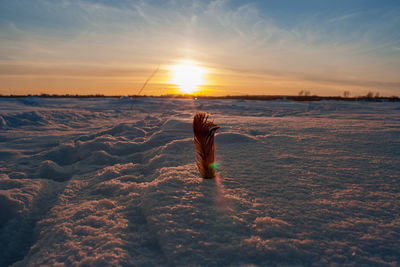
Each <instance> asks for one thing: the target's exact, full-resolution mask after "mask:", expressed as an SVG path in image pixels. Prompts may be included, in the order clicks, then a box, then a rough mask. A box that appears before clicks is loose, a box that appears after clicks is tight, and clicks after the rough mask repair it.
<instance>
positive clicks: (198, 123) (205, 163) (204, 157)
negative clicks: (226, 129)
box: [193, 112, 219, 179]
mask: <svg viewBox="0 0 400 267" xmlns="http://www.w3.org/2000/svg"><path fill="white" fill-rule="evenodd" d="M208 117H209V115H208V114H206V113H205V112H198V113H197V114H196V115H195V116H194V118H193V133H194V145H195V150H196V154H197V155H196V165H197V168H198V169H199V171H200V173H201V175H202V176H203V178H205V179H211V178H214V177H215V152H216V149H215V143H214V135H215V132H216V131H217V130H218V129H219V126H218V125H215V124H214V122H213V121H208Z"/></svg>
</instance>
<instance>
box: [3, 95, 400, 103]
mask: <svg viewBox="0 0 400 267" xmlns="http://www.w3.org/2000/svg"><path fill="white" fill-rule="evenodd" d="M26 97H41V98H127V99H129V98H143V97H152V98H177V99H236V100H261V101H270V100H292V101H321V100H335V101H371V102H400V98H399V97H398V96H391V97H383V96H371V95H367V96H355V97H342V96H316V95H313V96H310V95H296V96H295V95H235V96H230V95H227V96H200V95H161V96H153V95H128V96H121V95H101V94H95V95H68V94H67V95H55V94H40V95H1V94H0V98H26Z"/></svg>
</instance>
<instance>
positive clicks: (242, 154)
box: [0, 97, 400, 266]
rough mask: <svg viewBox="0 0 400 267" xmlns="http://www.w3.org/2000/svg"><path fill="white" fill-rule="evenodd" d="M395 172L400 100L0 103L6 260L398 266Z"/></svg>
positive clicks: (1, 255)
mask: <svg viewBox="0 0 400 267" xmlns="http://www.w3.org/2000/svg"><path fill="white" fill-rule="evenodd" d="M132 101H133V103H132ZM132 104H133V105H132ZM131 106H132V107H133V108H132V109H131ZM200 110H201V111H205V112H209V113H210V114H211V115H212V119H214V121H215V123H216V124H218V125H219V126H221V129H220V130H219V131H218V133H217V135H216V145H217V162H218V163H219V167H218V175H219V176H218V177H217V179H212V180H204V179H202V178H201V177H200V175H199V173H198V170H197V168H196V165H195V152H194V150H193V132H192V119H193V115H194V114H195V113H196V112H197V111H200ZM399 178H400V103H371V102H338V101H320V102H293V101H244V100H184V99H180V100H178V99H175V100H174V99H154V98H140V99H135V100H130V99H126V98H121V99H113V98H112V99H109V98H95V99H90V98H88V99H76V98H75V99H63V98H61V99H51V98H48V99H46V98H36V97H31V98H18V99H13V98H9V99H0V266H9V265H12V266H39V265H50V266H275V265H288V266H293V265H296V266H299V265H300V266H304V265H306V266H309V265H315V266H327V265H329V264H337V265H350V266H371V265H372V266H378V265H379V266H399V265H400V242H399V240H400V180H399Z"/></svg>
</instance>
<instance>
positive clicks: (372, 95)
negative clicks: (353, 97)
mask: <svg viewBox="0 0 400 267" xmlns="http://www.w3.org/2000/svg"><path fill="white" fill-rule="evenodd" d="M366 97H367V98H373V97H374V92H371V91H369V92H368V93H367V95H366Z"/></svg>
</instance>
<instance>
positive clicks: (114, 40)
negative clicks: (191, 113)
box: [0, 0, 400, 96]
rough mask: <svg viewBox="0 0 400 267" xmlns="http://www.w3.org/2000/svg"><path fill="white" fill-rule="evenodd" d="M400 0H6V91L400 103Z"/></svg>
mask: <svg viewBox="0 0 400 267" xmlns="http://www.w3.org/2000/svg"><path fill="white" fill-rule="evenodd" d="M399 29H400V1H398V0H392V1H390V0H382V1H369V0H352V1H348V0H337V1H321V0H307V1H297V0H293V1H288V0H282V1H278V0H274V1H272V0H265V1H264V0H256V1H238V0H215V1H200V0H197V1H196V0H193V1H191V0H165V1H158V0H150V1H128V0H121V1H111V0H74V1H73V0H62V1H61V0H60V1H50V0H2V1H0V39H1V42H0V94H29V93H30V94H38V93H56V94H107V95H112V94H122V95H124V94H136V93H137V92H138V91H139V89H140V88H141V87H142V85H143V83H144V82H145V80H146V79H147V78H148V77H149V75H150V74H151V73H152V72H153V71H154V70H155V69H156V68H157V67H158V66H159V71H158V72H157V74H156V75H155V76H154V77H153V79H152V80H151V81H150V82H149V84H148V86H147V87H146V88H145V89H144V90H143V94H147V95H151V94H153V95H162V94H169V93H174V92H177V90H178V89H179V84H178V83H179V82H176V81H175V83H172V82H171V76H172V75H173V74H172V73H171V69H170V66H174V65H177V64H179V62H182V61H184V60H189V61H193V62H197V63H198V66H199V67H201V68H203V69H204V70H206V72H207V74H206V76H207V77H206V79H205V80H206V81H207V83H206V84H202V85H201V86H200V87H199V90H198V91H197V93H199V94H209V95H243V94H263V95H270V94H297V93H298V92H299V91H301V90H308V91H310V92H311V93H312V94H318V95H342V94H343V91H350V92H351V94H352V95H365V94H366V93H367V92H369V91H374V92H379V93H380V94H381V95H386V96H390V95H400V75H398V74H399V73H400V31H399Z"/></svg>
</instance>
